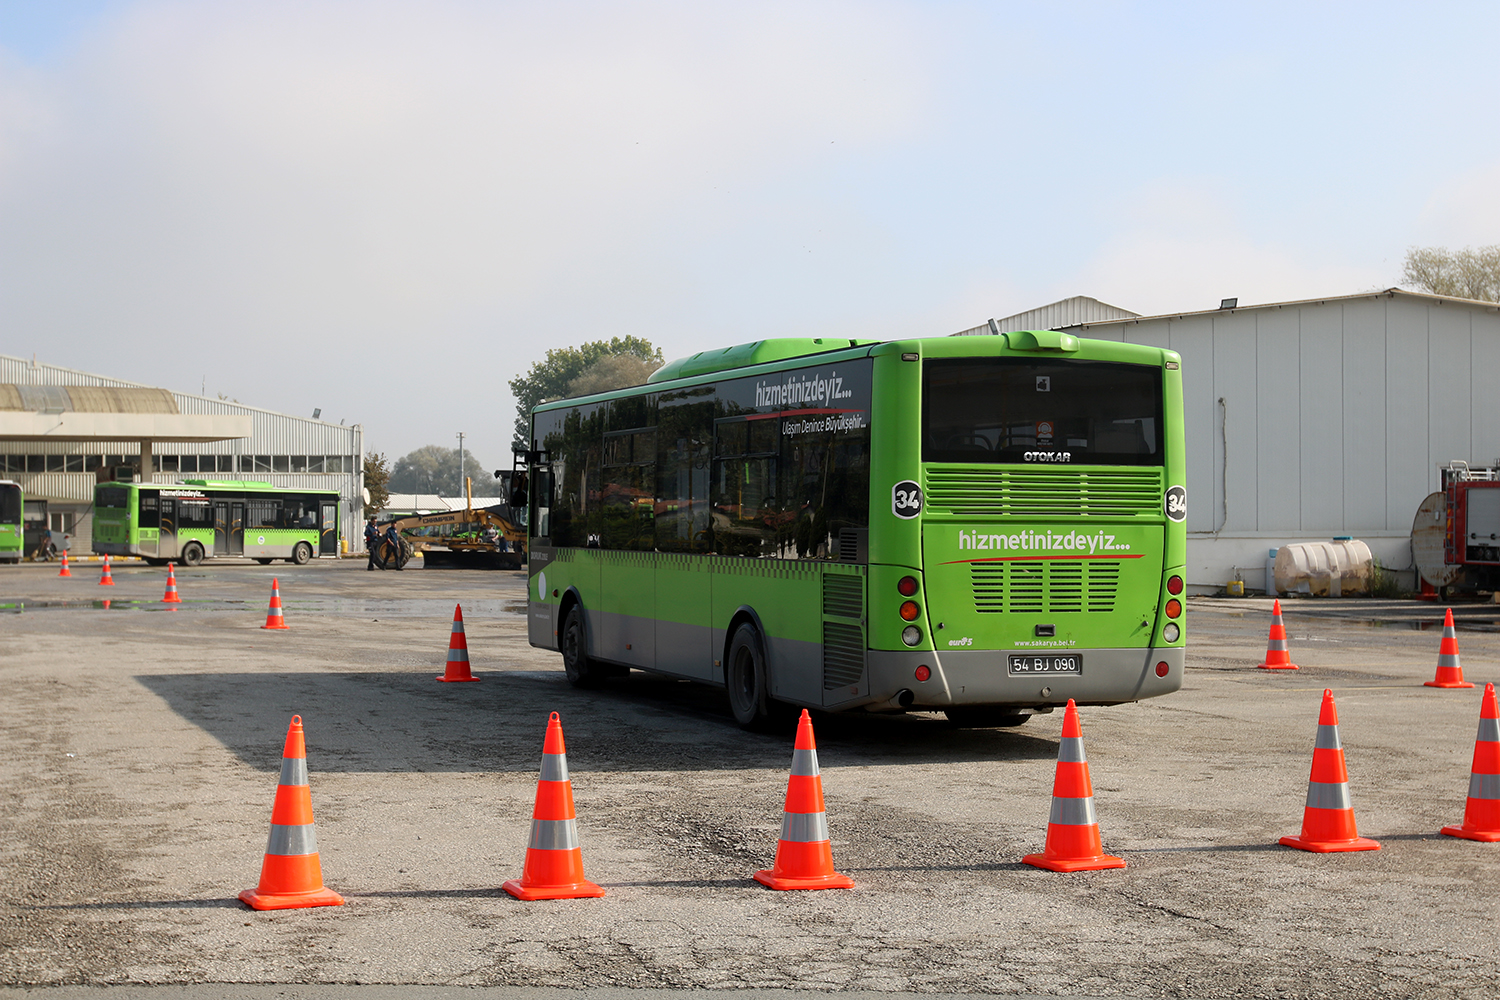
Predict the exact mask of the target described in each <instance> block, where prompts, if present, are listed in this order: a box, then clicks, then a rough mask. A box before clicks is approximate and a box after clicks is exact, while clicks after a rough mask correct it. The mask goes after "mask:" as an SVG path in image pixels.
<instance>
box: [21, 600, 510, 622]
mask: <svg viewBox="0 0 1500 1000" xmlns="http://www.w3.org/2000/svg"><path fill="white" fill-rule="evenodd" d="M252 603H254V604H255V605H256V606H259V602H251V601H246V600H217V601H195V600H187V599H184V600H183V602H182V603H181V604H165V603H163V602H161V601H159V600H157V601H148V600H119V599H116V598H100V599H97V600H72V601H57V600H39V601H31V600H24V599H19V598H11V599H3V600H0V614H15V615H18V614H25V613H28V612H34V611H244V610H245V608H246V607H249V606H251V605H252ZM454 603H455V602H452V601H449V600H447V599H437V598H412V599H392V598H384V599H382V598H337V597H335V598H311V599H306V598H304V599H283V601H282V607H283V608H285V609H286V610H287V611H293V612H297V613H298V614H314V615H316V614H331V615H338V616H340V617H348V618H365V617H368V618H451V617H452V616H453V605H454ZM457 603H459V604H460V605H461V606H462V607H463V611H464V617H465V618H484V617H498V616H502V615H520V616H524V615H525V614H526V602H525V601H513V600H480V601H461V602H457Z"/></svg>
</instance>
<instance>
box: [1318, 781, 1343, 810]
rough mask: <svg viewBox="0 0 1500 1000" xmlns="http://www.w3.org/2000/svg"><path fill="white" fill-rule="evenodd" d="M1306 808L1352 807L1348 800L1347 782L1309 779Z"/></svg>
mask: <svg viewBox="0 0 1500 1000" xmlns="http://www.w3.org/2000/svg"><path fill="white" fill-rule="evenodd" d="M1307 808H1309V809H1353V808H1354V804H1353V803H1352V802H1350V801H1349V783H1348V782H1346V781H1340V782H1338V783H1336V784H1335V783H1333V782H1327V781H1309V782H1308V783H1307Z"/></svg>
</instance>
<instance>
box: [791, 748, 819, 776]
mask: <svg viewBox="0 0 1500 1000" xmlns="http://www.w3.org/2000/svg"><path fill="white" fill-rule="evenodd" d="M792 773H793V774H800V775H802V776H803V777H806V778H815V777H817V776H818V751H816V750H793V751H792Z"/></svg>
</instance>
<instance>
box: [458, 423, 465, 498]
mask: <svg viewBox="0 0 1500 1000" xmlns="http://www.w3.org/2000/svg"><path fill="white" fill-rule="evenodd" d="M458 492H459V495H460V496H462V495H464V432H463V431H459V432H458Z"/></svg>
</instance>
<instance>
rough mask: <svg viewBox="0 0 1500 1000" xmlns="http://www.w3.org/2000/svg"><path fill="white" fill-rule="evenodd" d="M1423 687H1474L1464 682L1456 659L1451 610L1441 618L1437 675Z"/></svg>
mask: <svg viewBox="0 0 1500 1000" xmlns="http://www.w3.org/2000/svg"><path fill="white" fill-rule="evenodd" d="M1422 686H1423V687H1430V688H1471V687H1473V686H1474V685H1473V684H1470V683H1469V682H1468V681H1466V680H1464V668H1463V666H1462V664H1461V663H1460V662H1459V659H1458V632H1457V631H1456V630H1455V629H1454V627H1453V609H1452V608H1449V609H1448V613H1447V614H1446V615H1444V616H1443V640H1442V642H1441V643H1440V644H1439V645H1438V661H1437V673H1436V674H1435V675H1434V676H1433V678H1432V680H1430V681H1423V682H1422Z"/></svg>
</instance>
